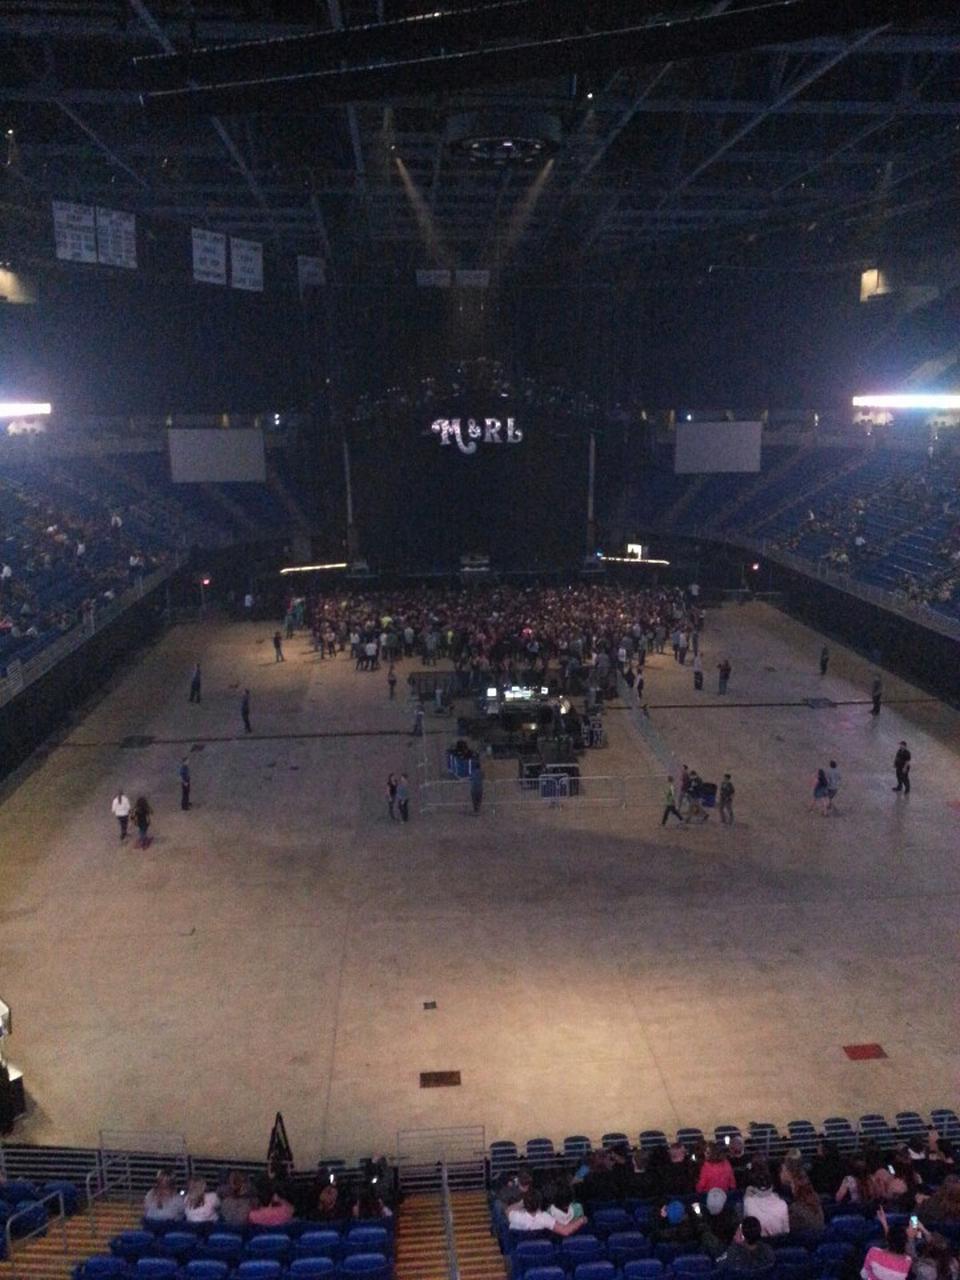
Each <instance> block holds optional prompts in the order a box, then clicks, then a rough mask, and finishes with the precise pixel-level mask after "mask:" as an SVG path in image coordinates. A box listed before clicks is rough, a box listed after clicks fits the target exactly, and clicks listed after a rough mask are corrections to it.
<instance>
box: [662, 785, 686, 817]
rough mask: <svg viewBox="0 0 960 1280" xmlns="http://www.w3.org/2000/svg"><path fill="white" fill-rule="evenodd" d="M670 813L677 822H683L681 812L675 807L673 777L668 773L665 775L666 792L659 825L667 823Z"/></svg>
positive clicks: (675, 795) (675, 798) (675, 796)
mask: <svg viewBox="0 0 960 1280" xmlns="http://www.w3.org/2000/svg"><path fill="white" fill-rule="evenodd" d="M671 813H672V814H673V816H674V817H675V818H676V820H677V821H678V822H683V815H682V814H681V812H680V810H679V809H678V808H677V792H676V789H675V788H674V785H673V777H672V775H670V774H668V775H667V794H666V796H665V804H664V808H663V817H662V818H661V819H660V825H661V827H665V826H666V825H667V819H668V818H669V817H670V815H671Z"/></svg>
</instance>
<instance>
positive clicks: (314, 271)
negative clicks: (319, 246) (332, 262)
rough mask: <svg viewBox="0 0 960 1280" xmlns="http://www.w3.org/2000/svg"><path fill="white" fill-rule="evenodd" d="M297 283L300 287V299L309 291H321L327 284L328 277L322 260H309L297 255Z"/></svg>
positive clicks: (302, 255)
mask: <svg viewBox="0 0 960 1280" xmlns="http://www.w3.org/2000/svg"><path fill="white" fill-rule="evenodd" d="M297 281H298V283H299V285H300V297H301V298H302V297H303V295H304V293H305V291H306V290H307V289H321V288H323V286H324V285H325V284H326V283H327V275H326V272H325V271H324V268H323V259H322V258H309V257H306V256H305V255H304V254H302V253H300V254H297Z"/></svg>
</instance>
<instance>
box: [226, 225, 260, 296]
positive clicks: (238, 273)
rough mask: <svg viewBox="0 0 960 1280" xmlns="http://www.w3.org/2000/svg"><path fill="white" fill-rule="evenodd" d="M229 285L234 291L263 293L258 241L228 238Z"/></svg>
mask: <svg viewBox="0 0 960 1280" xmlns="http://www.w3.org/2000/svg"><path fill="white" fill-rule="evenodd" d="M230 283H231V285H232V286H233V287H234V289H246V290H248V291H250V292H251V293H262V292H263V245H262V244H261V243H260V241H259V240H241V239H240V238H239V237H238V236H231V237H230Z"/></svg>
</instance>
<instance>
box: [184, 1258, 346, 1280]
mask: <svg viewBox="0 0 960 1280" xmlns="http://www.w3.org/2000/svg"><path fill="white" fill-rule="evenodd" d="M336 1269H337V1268H336V1263H335V1262H334V1260H333V1258H330V1257H322V1256H319V1255H318V1256H317V1257H314V1258H294V1260H293V1261H292V1262H291V1263H290V1266H289V1267H288V1268H287V1275H288V1276H290V1280H328V1277H332V1276H333V1273H334V1272H335V1271H336ZM188 1280H189V1278H188Z"/></svg>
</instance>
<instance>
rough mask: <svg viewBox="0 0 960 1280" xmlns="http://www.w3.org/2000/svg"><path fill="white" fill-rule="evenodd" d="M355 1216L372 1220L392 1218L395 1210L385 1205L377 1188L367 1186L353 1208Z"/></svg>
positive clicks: (362, 1189)
mask: <svg viewBox="0 0 960 1280" xmlns="http://www.w3.org/2000/svg"><path fill="white" fill-rule="evenodd" d="M353 1216H354V1217H355V1218H363V1219H365V1220H371V1219H373V1218H392V1217H393V1210H392V1209H390V1208H389V1207H388V1206H387V1205H385V1204H384V1203H383V1200H382V1199H381V1197H380V1195H379V1193H378V1192H377V1188H376V1187H375V1186H371V1185H369V1184H367V1185H366V1186H365V1187H363V1188H361V1191H360V1194H359V1195H358V1196H357V1202H356V1204H355V1205H354V1206H353Z"/></svg>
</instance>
